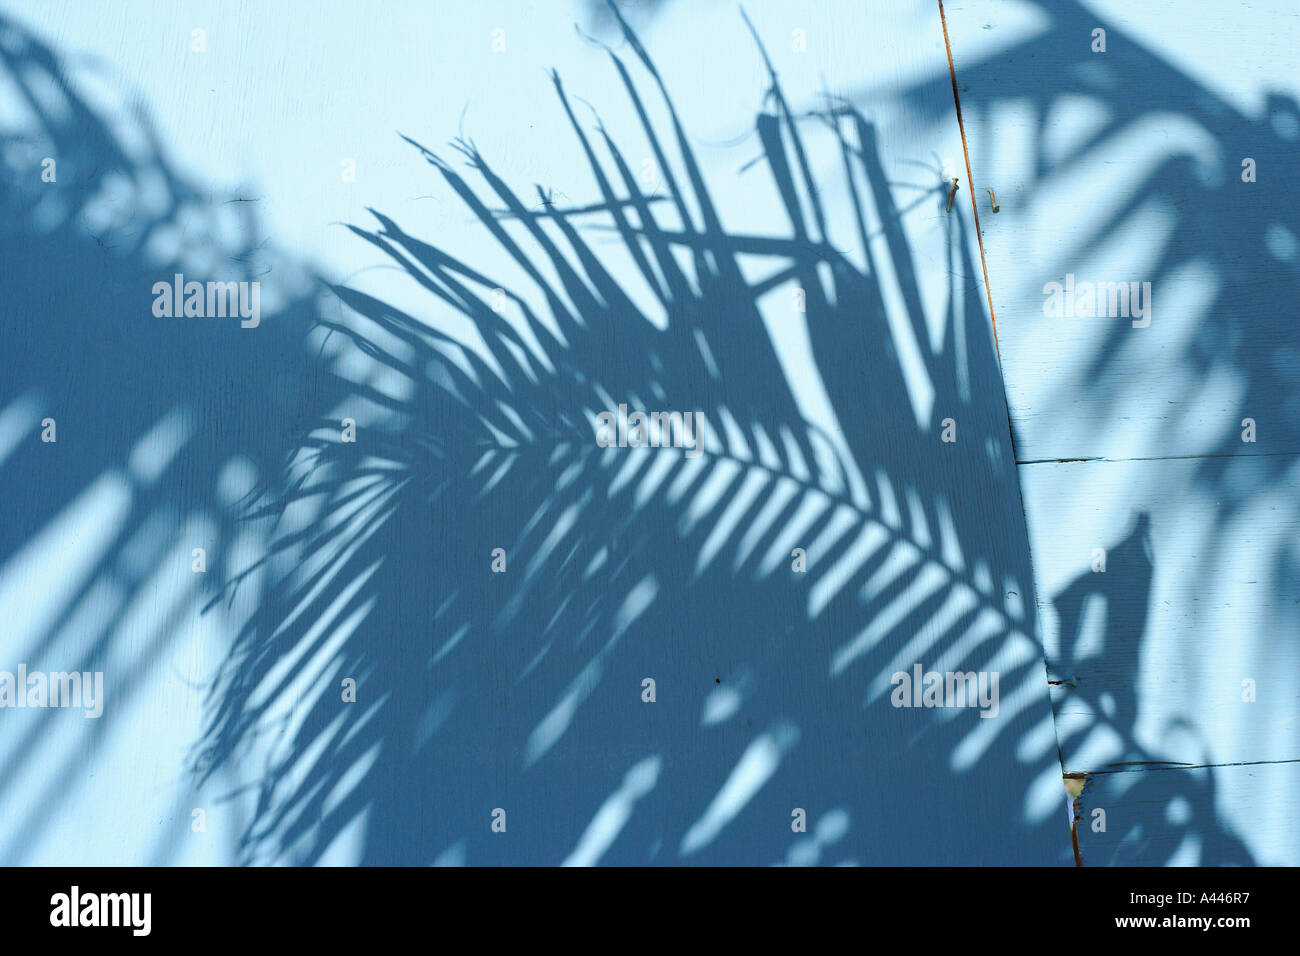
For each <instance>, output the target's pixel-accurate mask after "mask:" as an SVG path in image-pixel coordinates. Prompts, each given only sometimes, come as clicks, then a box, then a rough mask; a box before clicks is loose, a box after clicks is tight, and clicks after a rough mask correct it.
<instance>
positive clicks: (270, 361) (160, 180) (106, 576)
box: [0, 17, 329, 863]
mask: <svg viewBox="0 0 1300 956" xmlns="http://www.w3.org/2000/svg"><path fill="white" fill-rule="evenodd" d="M96 69H98V68H97V67H95V66H93V65H92V66H86V65H85V64H82V65H80V66H77V65H70V64H69V63H67V62H66V61H65V60H64V59H63V58H61V57H60V56H58V55H57V54H55V53H54V52H53V51H52V50H51V49H50V48H49V47H48V46H46V45H45V44H44V43H42V42H41V41H40V40H39V39H37V38H36V37H35V36H34V35H33V34H31V33H29V32H28V31H27V30H25V29H24V28H23V27H21V26H19V25H18V24H17V23H15V22H14V21H12V20H10V19H8V18H6V17H0V83H3V84H4V93H5V94H6V95H7V99H6V109H7V112H6V123H5V127H4V132H3V133H2V134H0V163H2V164H3V165H2V167H0V173H2V174H3V182H2V184H0V203H3V207H4V212H5V222H6V226H5V229H4V231H3V238H2V239H0V242H2V243H3V245H2V246H0V258H3V261H4V263H5V269H6V271H7V273H8V275H9V277H10V280H11V281H8V282H7V283H6V287H5V295H4V296H3V305H2V306H0V308H2V309H3V318H2V321H3V326H4V329H5V334H6V345H5V348H3V349H0V477H2V479H3V483H4V487H5V489H6V491H7V492H12V495H11V494H8V493H7V494H6V507H5V515H4V519H3V520H0V572H2V573H0V608H3V611H4V614H5V615H6V626H5V631H6V633H5V640H4V650H5V657H6V666H7V667H9V668H10V669H12V667H13V664H14V663H15V662H17V661H24V662H26V663H27V665H28V666H29V667H30V668H31V669H33V670H36V669H38V668H42V667H44V668H48V669H50V670H55V671H64V670H77V671H104V672H106V686H107V690H106V693H107V694H108V695H109V707H108V709H107V711H106V713H105V715H104V716H103V717H102V719H100V720H98V721H87V722H86V723H85V725H84V728H83V732H82V733H81V734H80V735H79V736H78V737H77V738H76V741H75V743H74V744H73V745H71V746H67V747H65V748H63V749H59V747H60V742H61V741H63V740H64V736H63V735H64V734H66V728H67V724H60V723H58V721H59V720H60V718H61V717H62V716H65V715H61V714H59V713H58V712H57V711H52V710H40V711H35V710H34V711H25V712H15V711H12V710H10V711H6V715H5V716H6V724H5V726H6V735H5V740H4V742H3V746H2V747H0V766H3V772H0V804H2V805H3V806H4V808H5V810H4V813H3V815H4V817H5V823H6V826H5V830H4V834H3V837H4V842H3V845H0V856H3V858H4V859H5V860H6V862H10V863H17V862H20V861H22V860H24V859H27V858H28V857H29V855H30V854H32V853H33V852H35V851H36V850H37V844H38V841H39V839H40V837H41V835H42V833H43V829H44V828H43V826H42V823H43V821H48V820H49V819H51V817H52V816H53V815H54V814H56V813H57V812H59V810H60V808H61V807H63V806H64V804H65V802H66V801H68V800H69V799H70V796H71V794H72V792H73V791H74V789H75V788H74V787H73V786H71V785H70V784H69V781H72V780H78V779H80V776H79V771H78V768H79V767H80V766H82V763H83V761H86V760H88V759H90V758H91V755H95V754H98V753H100V752H102V750H103V749H104V748H105V747H107V746H108V744H109V741H110V739H117V740H120V739H121V738H122V736H123V735H124V734H125V735H129V734H130V733H131V731H130V729H129V727H128V726H127V725H126V724H125V723H124V721H126V720H127V719H128V718H127V717H125V716H119V715H125V714H133V715H134V717H135V719H137V720H141V721H143V722H144V723H145V724H146V725H147V726H150V727H151V729H150V733H149V735H150V737H151V738H152V740H153V741H154V743H155V744H156V746H157V747H158V748H159V749H158V751H157V753H158V754H159V755H161V754H163V753H165V748H166V747H167V746H168V745H169V743H170V739H169V734H168V731H167V730H166V729H164V728H163V727H160V726H159V724H158V723H151V722H152V721H159V722H161V723H163V724H165V723H166V722H167V721H169V720H179V719H180V718H182V717H183V715H184V713H185V707H184V705H183V704H181V703H174V701H175V698H173V699H172V701H169V700H168V699H166V698H167V696H168V693H169V692H173V691H175V690H176V689H177V688H180V689H182V690H183V689H185V687H186V682H187V681H188V682H191V684H192V683H193V682H197V681H200V680H203V679H205V678H207V677H210V673H209V674H204V673H203V672H202V660H201V658H202V653H201V651H200V650H199V648H200V646H201V645H202V643H203V642H202V641H201V640H200V639H199V638H198V635H196V633H195V632H196V624H195V621H196V620H197V619H198V617H199V615H198V611H199V609H200V608H201V607H202V606H203V604H204V603H205V602H207V601H208V600H209V599H210V598H211V597H212V595H214V594H216V593H218V592H219V591H220V590H221V587H220V585H221V583H222V582H224V581H226V580H227V579H228V578H230V577H231V576H233V575H235V574H236V573H237V572H238V571H239V570H240V569H241V567H242V566H243V564H244V563H245V562H246V561H247V554H246V553H243V552H246V551H248V550H249V549H252V550H255V547H254V542H255V541H256V539H257V538H258V536H259V535H260V534H262V533H264V532H265V531H267V530H268V529H266V528H264V527H262V528H259V527H258V526H256V525H254V524H250V523H249V522H247V521H245V520H244V515H243V511H244V505H243V504H242V503H241V498H242V496H243V494H245V493H246V492H247V491H250V490H252V488H253V487H254V485H255V480H254V478H253V477H252V476H255V475H257V474H262V475H266V474H278V472H279V471H280V469H281V468H282V467H283V464H284V461H285V459H286V456H287V455H288V454H289V453H290V452H291V451H293V450H294V449H295V448H296V447H297V445H298V443H299V440H300V435H301V431H302V427H303V424H304V423H305V421H306V419H305V418H304V415H305V410H306V409H307V408H309V407H314V406H315V403H316V402H318V401H328V400H329V397H328V393H327V391H326V389H327V387H328V382H326V381H325V380H324V379H323V378H322V377H321V376H320V375H319V374H318V372H317V368H316V366H315V365H313V364H311V363H309V362H306V361H304V357H305V353H304V344H305V337H306V335H307V332H308V331H309V330H310V329H311V328H312V327H313V325H314V321H315V310H314V300H315V296H316V290H315V286H314V280H313V279H312V278H311V277H310V276H309V275H307V274H305V273H304V272H303V270H302V269H300V268H299V267H297V266H296V264H295V263H294V262H293V261H292V260H291V259H290V258H289V257H286V256H284V255H283V254H282V253H279V252H278V251H277V250H276V249H275V248H274V247H271V246H270V245H268V243H267V241H266V240H265V238H264V237H263V235H262V234H261V229H260V226H259V223H258V217H257V215H256V206H255V204H254V203H251V202H249V203H245V202H235V201H233V200H232V201H231V202H229V203H226V204H218V203H217V202H216V201H215V200H214V197H213V196H212V195H211V194H209V193H208V192H206V191H205V190H203V189H201V188H200V187H198V186H196V185H195V184H194V183H192V182H190V181H188V180H187V179H186V178H185V177H183V176H182V175H180V174H178V173H177V172H176V171H175V168H174V165H173V163H172V162H171V160H170V158H169V157H168V156H167V154H166V151H165V150H164V148H163V146H162V144H161V143H160V142H159V139H158V136H157V134H156V131H155V130H154V128H153V127H152V125H151V123H150V121H149V118H148V116H147V114H146V113H145V111H144V109H143V107H141V106H140V104H138V103H127V104H117V105H116V106H115V107H114V106H106V105H105V104H104V103H103V102H102V101H96V100H93V99H90V98H87V96H86V95H85V94H84V93H83V92H81V91H79V89H78V87H77V84H76V83H75V82H74V81H73V80H72V79H71V76H70V74H72V73H74V72H77V71H81V72H86V73H91V74H93V72H94V71H95V70H96ZM83 79H84V77H83ZM110 112H112V113H113V116H114V119H113V120H112V121H110V120H108V119H106V118H105V116H106V114H108V113H110ZM46 158H48V160H49V161H51V162H53V163H54V165H49V164H48V163H45V162H43V159H46ZM47 173H48V174H49V178H48V179H47V178H45V174H47ZM177 272H184V273H190V274H194V273H201V274H205V275H216V276H220V277H222V278H224V279H230V280H248V281H253V280H257V281H260V282H261V284H262V287H263V293H264V295H265V298H264V306H265V324H264V325H263V326H262V327H260V328H257V329H256V330H244V329H241V328H240V326H239V321H238V318H235V319H182V318H177V319H157V318H154V317H153V316H152V314H151V306H152V303H153V298H154V297H153V293H152V291H151V290H152V287H153V284H154V282H156V281H158V280H159V279H163V278H165V279H167V281H170V279H171V276H172V275H173V274H174V273H177ZM272 313H273V315H272ZM46 420H52V421H53V426H52V427H53V429H54V432H53V437H54V438H55V441H53V442H48V443H42V442H41V441H40V438H39V435H40V433H41V432H42V431H47V429H46V428H45V427H44V426H43V425H42V424H41V423H42V421H46ZM194 548H202V549H204V551H205V552H206V566H207V571H206V573H204V574H196V573H193V571H192V567H193V564H192V562H193V560H194V559H193V557H192V552H193V549H194ZM255 590H256V589H249V591H248V592H247V593H246V594H245V596H244V597H245V598H247V599H249V601H250V602H251V605H255V604H256V603H257V600H258V598H257V595H256V594H255V593H254V592H255ZM247 606H249V605H247V604H245V602H244V601H242V600H241V601H239V602H236V603H234V604H231V605H229V606H227V607H225V608H223V609H222V612H221V613H222V615H225V616H227V617H228V618H229V619H230V620H235V621H237V620H240V619H241V618H240V614H241V613H242V611H243V610H244V609H245V608H246V607H247ZM217 616H218V615H216V614H214V615H213V617H214V618H215V617H217ZM136 625H138V626H136ZM173 679H174V681H175V685H176V686H175V687H173V686H170V684H169V682H170V681H172V680H173ZM160 683H161V685H163V686H165V687H166V688H167V690H166V691H163V692H160V691H159V686H160ZM177 696H179V695H177ZM60 727H62V728H64V729H63V730H60ZM196 730H197V728H196ZM188 742H189V741H187V742H186V743H188ZM184 746H185V744H184V743H182V744H180V747H181V752H182V753H183V748H184ZM41 755H43V756H41ZM136 755H137V758H138V759H139V760H141V761H143V764H144V765H145V766H150V765H151V761H152V759H153V756H154V755H153V752H152V751H150V750H149V749H147V748H146V749H143V750H138V751H136ZM167 757H168V758H171V759H172V760H173V763H172V764H171V765H170V766H167V765H166V758H163V757H161V756H159V758H158V759H159V761H160V763H159V766H158V769H157V771H156V772H157V773H159V774H161V775H165V776H168V777H174V776H175V775H176V773H177V768H176V766H175V763H174V757H172V755H171V754H167ZM136 766H137V769H138V767H139V764H137V765H136ZM181 790H182V791H185V792H182V794H181V796H180V798H179V799H180V800H181V801H182V802H181V804H179V805H177V806H176V807H174V808H169V810H170V815H174V817H175V818H176V820H177V822H176V825H175V826H174V827H172V832H173V833H175V834H181V833H184V832H186V831H185V827H186V826H187V821H188V818H189V813H190V808H191V807H192V806H193V805H194V804H193V803H192V802H190V801H191V800H192V795H191V794H190V793H189V792H188V788H184V787H182V788H181ZM108 806H109V807H110V808H109V809H105V810H102V811H98V812H106V813H112V812H115V810H117V809H119V808H117V807H116V805H108ZM96 812H97V811H96V810H95V809H94V808H92V807H87V808H86V812H85V813H84V814H83V818H86V819H93V817H94V814H95V813H96ZM174 843H175V840H174V839H172V840H164V841H162V843H160V845H159V847H158V848H157V849H156V852H157V854H158V858H161V859H166V858H168V856H169V851H168V849H167V848H166V846H165V845H164V844H171V845H174ZM142 852H147V851H142ZM81 862H87V860H85V859H83V860H81ZM117 862H120V860H119V861H117Z"/></svg>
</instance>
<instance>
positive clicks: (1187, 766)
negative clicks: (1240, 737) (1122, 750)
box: [1065, 757, 1300, 778]
mask: <svg viewBox="0 0 1300 956" xmlns="http://www.w3.org/2000/svg"><path fill="white" fill-rule="evenodd" d="M1288 763H1300V757H1296V758H1293V759H1291V760H1242V761H1238V762H1236V763H1195V764H1192V763H1179V764H1168V765H1164V766H1148V767H1119V768H1116V769H1114V770H1071V771H1068V772H1067V773H1066V774H1065V776H1066V777H1072V778H1079V777H1095V776H1100V775H1101V774H1103V773H1143V772H1146V771H1151V770H1214V769H1217V768H1219V767H1266V766H1271V765H1274V764H1288Z"/></svg>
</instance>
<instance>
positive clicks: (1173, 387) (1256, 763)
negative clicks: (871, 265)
mask: <svg viewBox="0 0 1300 956" xmlns="http://www.w3.org/2000/svg"><path fill="white" fill-rule="evenodd" d="M945 7H946V15H947V24H948V30H949V34H950V38H951V45H952V53H953V58H954V61H955V67H956V77H957V81H958V87H959V91H960V96H961V106H962V110H963V117H964V121H965V133H966V139H967V143H968V145H969V150H970V159H971V164H972V168H973V175H974V179H975V184H976V188H977V199H978V202H979V209H980V221H981V226H982V228H983V232H982V238H983V244H984V249H985V252H986V258H987V265H988V278H989V283H990V285H991V288H992V298H993V303H994V307H995V311H996V320H997V331H998V338H999V343H1000V355H1001V362H1002V368H1003V373H1004V375H1005V379H1006V386H1007V395H1008V402H1009V406H1010V415H1011V422H1012V427H1013V432H1014V436H1015V453H1016V460H1017V464H1018V466H1019V473H1020V482H1021V487H1022V489H1023V494H1024V505H1025V511H1026V514H1027V517H1028V520H1029V530H1030V543H1031V550H1032V555H1033V564H1034V579H1035V591H1036V595H1037V603H1038V611H1039V615H1040V628H1041V632H1042V634H1043V637H1044V641H1045V643H1046V647H1047V653H1048V663H1049V668H1050V671H1051V674H1052V679H1053V681H1054V684H1053V687H1052V693H1053V704H1054V708H1055V713H1056V722H1057V733H1058V738H1059V743H1060V747H1061V753H1062V760H1063V763H1064V766H1065V769H1066V771H1068V772H1070V773H1072V774H1076V775H1079V776H1080V779H1083V780H1084V781H1086V783H1085V786H1084V789H1083V793H1082V796H1081V797H1080V799H1079V801H1078V808H1079V812H1080V815H1081V816H1080V819H1079V821H1078V836H1079V846H1080V852H1081V856H1082V862H1083V864H1084V865H1089V864H1126V863H1144V864H1163V863H1170V864H1196V863H1204V864H1211V863H1251V862H1253V863H1259V864H1291V865H1295V864H1300V819H1298V818H1297V815H1296V813H1295V808H1296V800H1297V798H1296V794H1297V792H1300V763H1298V762H1297V761H1298V760H1300V458H1298V457H1297V454H1298V453H1300V322H1298V321H1297V319H1298V315H1297V311H1298V307H1297V302H1298V301H1300V295H1298V294H1300V281H1298V279H1300V242H1298V241H1297V235H1300V206H1298V205H1297V202H1296V200H1297V198H1300V197H1298V196H1297V187H1296V185H1295V179H1294V176H1293V170H1294V168H1295V160H1296V158H1297V155H1298V154H1297V144H1298V139H1300V119H1298V116H1300V114H1298V112H1297V89H1298V87H1300V83H1298V79H1300V78H1298V77H1297V73H1296V70H1295V51H1296V50H1297V49H1298V48H1300V10H1298V9H1297V7H1296V5H1295V4H1294V3H1289V2H1279V3H1257V4H1250V5H1243V4H1195V5H1188V4H1184V3H1177V2H1144V3H1142V4H1132V3H1091V2H1090V3H1087V4H1081V3H1078V2H1074V0H1052V2H1041V3H1039V2H1029V3H1008V2H1001V0H964V2H960V3H952V2H950V3H947V4H945ZM1098 31H1101V32H1098ZM1103 43H1104V47H1103ZM1252 173H1253V175H1252ZM1252 179H1253V181H1252ZM986 187H990V188H992V189H993V190H994V195H995V196H996V200H997V202H998V204H999V207H1000V209H999V211H998V212H997V213H994V212H993V211H992V208H991V205H992V204H991V200H990V196H989V194H988V193H987V192H986V191H985V188H986ZM1067 275H1069V276H1073V280H1072V281H1073V283H1074V284H1075V286H1076V288H1075V293H1076V296H1081V295H1083V290H1082V287H1081V286H1080V285H1079V284H1080V283H1084V282H1091V283H1102V282H1106V283H1120V282H1124V283H1130V282H1138V283H1150V286H1149V289H1150V292H1149V295H1150V301H1149V302H1144V304H1143V309H1144V310H1146V309H1149V311H1148V312H1146V314H1144V315H1142V316H1141V317H1136V316H1134V315H1133V314H1132V310H1130V314H1129V315H1127V316H1125V315H1123V314H1121V313H1120V310H1119V309H1118V308H1116V309H1114V310H1111V309H1110V308H1109V306H1110V303H1109V301H1106V302H1105V303H1104V306H1105V308H1104V309H1103V308H1098V307H1096V306H1093V307H1092V312H1091V313H1089V312H1088V310H1089V308H1090V306H1089V304H1088V303H1087V302H1086V301H1082V300H1080V299H1076V304H1078V305H1079V306H1080V308H1079V309H1077V310H1074V314H1070V311H1067V310H1066V309H1062V311H1061V312H1060V313H1058V312H1056V311H1055V309H1054V307H1053V303H1052V302H1051V299H1052V296H1053V291H1054V290H1053V289H1052V288H1051V286H1050V285H1049V284H1050V283H1052V282H1057V283H1060V284H1061V285H1062V286H1065V285H1066V282H1067V278H1066V277H1067ZM1139 288H1141V287H1139ZM1063 292H1064V290H1062V293H1063ZM1118 305H1119V303H1118V301H1117V302H1116V306H1118ZM1103 562H1104V563H1103ZM1103 567H1104V570H1103Z"/></svg>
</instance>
